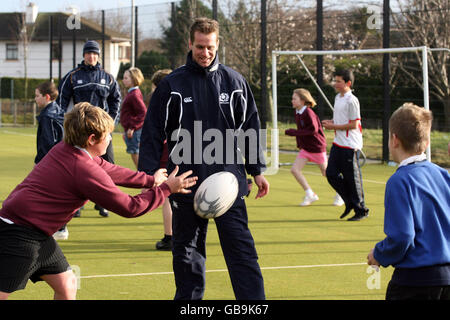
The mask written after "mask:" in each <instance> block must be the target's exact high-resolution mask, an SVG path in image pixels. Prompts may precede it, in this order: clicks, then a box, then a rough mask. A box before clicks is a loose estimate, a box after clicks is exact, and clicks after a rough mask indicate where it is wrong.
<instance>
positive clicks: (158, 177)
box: [153, 169, 167, 187]
mask: <svg viewBox="0 0 450 320" xmlns="http://www.w3.org/2000/svg"><path fill="white" fill-rule="evenodd" d="M153 177H154V178H155V183H154V185H153V186H154V187H158V186H159V185H160V184H161V183H163V182H165V181H166V180H167V170H166V169H159V170H158V171H156V172H155V174H154V175H153Z"/></svg>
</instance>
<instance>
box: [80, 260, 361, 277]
mask: <svg viewBox="0 0 450 320" xmlns="http://www.w3.org/2000/svg"><path fill="white" fill-rule="evenodd" d="M366 264H367V263H366V262H356V263H339V264H313V265H301V266H278V267H261V270H281V269H302V268H326V267H347V266H360V265H366ZM205 272H207V273H211V272H228V270H227V269H216V270H206V271H205ZM168 274H173V272H149V273H128V274H127V273H125V274H99V275H92V276H80V279H92V278H113V277H140V276H159V275H168Z"/></svg>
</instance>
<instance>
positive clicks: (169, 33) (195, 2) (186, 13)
mask: <svg viewBox="0 0 450 320" xmlns="http://www.w3.org/2000/svg"><path fill="white" fill-rule="evenodd" d="M211 16H212V12H211V9H209V8H208V7H206V6H205V5H204V4H203V3H202V2H201V1H200V0H182V1H181V2H180V3H179V4H175V10H174V12H172V15H171V17H170V25H169V27H167V28H166V27H162V29H163V38H162V39H161V48H162V49H163V50H164V52H166V53H167V56H168V57H169V61H170V64H171V67H172V69H175V68H177V67H179V66H181V65H183V64H184V63H185V60H186V54H187V52H188V50H189V45H188V44H189V42H188V41H189V28H190V26H191V24H192V23H193V22H194V19H195V18H196V17H211Z"/></svg>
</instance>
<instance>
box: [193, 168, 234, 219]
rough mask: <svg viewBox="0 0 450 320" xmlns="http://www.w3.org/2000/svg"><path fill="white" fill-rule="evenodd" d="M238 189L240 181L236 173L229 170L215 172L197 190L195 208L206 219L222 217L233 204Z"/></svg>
mask: <svg viewBox="0 0 450 320" xmlns="http://www.w3.org/2000/svg"><path fill="white" fill-rule="evenodd" d="M238 191H239V186H238V181H237V179H236V176H235V175H234V174H232V173H231V172H227V171H221V172H217V173H214V174H212V175H210V176H209V177H208V178H206V179H205V180H204V181H203V182H202V183H201V184H200V186H199V187H198V189H197V191H196V192H195V196H194V210H195V212H196V213H197V215H198V216H200V217H202V218H204V219H212V218H217V217H220V216H221V215H223V214H224V213H225V212H227V211H228V209H230V207H231V206H232V205H233V203H234V201H235V200H236V197H237V195H238Z"/></svg>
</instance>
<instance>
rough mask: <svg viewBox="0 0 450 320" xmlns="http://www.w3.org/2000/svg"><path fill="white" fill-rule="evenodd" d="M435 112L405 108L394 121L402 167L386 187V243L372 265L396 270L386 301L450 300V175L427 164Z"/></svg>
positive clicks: (395, 152) (392, 140) (393, 138)
mask: <svg viewBox="0 0 450 320" xmlns="http://www.w3.org/2000/svg"><path fill="white" fill-rule="evenodd" d="M431 123H432V113H431V111H428V110H425V109H424V108H420V107H418V106H415V105H413V104H411V103H405V104H404V105H403V106H402V107H400V108H399V109H398V110H396V111H395V112H394V113H393V114H392V116H391V119H390V120H389V131H390V132H389V151H390V152H391V155H392V157H393V159H394V161H396V162H398V163H399V167H398V169H397V171H396V172H395V173H394V175H392V177H391V178H390V179H389V180H388V182H387V184H386V193H385V201H384V203H385V217H384V232H385V233H386V236H387V237H386V238H385V239H384V240H383V241H380V242H378V243H377V244H376V245H375V248H374V249H373V250H372V251H371V252H370V253H369V255H368V257H367V259H368V264H369V265H377V266H379V265H382V266H383V267H387V266H389V265H392V266H393V267H394V268H395V270H394V273H393V275H392V279H391V281H390V282H389V285H388V288H387V292H386V299H387V300H403V299H421V300H422V299H446V300H449V299H450V175H449V173H448V171H447V170H445V169H443V168H440V167H439V166H437V165H435V164H433V163H431V162H429V161H427V160H426V156H425V154H424V151H425V149H426V148H427V146H428V144H429V142H430V129H431Z"/></svg>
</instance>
